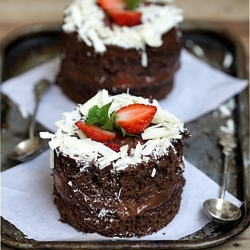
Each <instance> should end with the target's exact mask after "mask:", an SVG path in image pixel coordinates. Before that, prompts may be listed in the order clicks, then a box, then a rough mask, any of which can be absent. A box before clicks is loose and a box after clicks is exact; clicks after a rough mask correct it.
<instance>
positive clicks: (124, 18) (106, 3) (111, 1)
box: [97, 0, 141, 27]
mask: <svg viewBox="0 0 250 250" xmlns="http://www.w3.org/2000/svg"><path fill="white" fill-rule="evenodd" d="M97 3H98V4H99V5H100V6H101V7H102V9H103V10H104V11H107V12H108V13H109V15H110V17H111V19H112V20H113V21H114V22H115V23H116V24H117V25H120V26H128V27H131V26H135V25H138V24H140V23H141V13H140V12H138V11H133V10H128V9H127V6H126V3H125V1H124V0H98V2H97Z"/></svg>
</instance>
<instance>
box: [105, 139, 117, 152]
mask: <svg viewBox="0 0 250 250" xmlns="http://www.w3.org/2000/svg"><path fill="white" fill-rule="evenodd" d="M106 146H107V147H109V148H111V149H112V150H114V151H115V152H120V146H119V145H118V144H116V143H115V142H112V141H110V142H108V143H107V144H106Z"/></svg>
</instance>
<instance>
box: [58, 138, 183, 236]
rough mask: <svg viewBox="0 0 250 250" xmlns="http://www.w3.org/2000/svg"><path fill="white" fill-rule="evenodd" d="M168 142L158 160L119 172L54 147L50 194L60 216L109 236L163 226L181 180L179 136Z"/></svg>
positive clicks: (177, 201) (139, 233) (175, 204)
mask: <svg viewBox="0 0 250 250" xmlns="http://www.w3.org/2000/svg"><path fill="white" fill-rule="evenodd" d="M173 146H174V149H172V148H171V147H170V148H169V150H168V153H167V154H166V155H163V156H161V157H159V159H158V160H153V159H151V160H149V161H148V162H142V163H140V164H137V165H136V166H128V167H127V168H126V169H124V170H120V171H116V170H114V169H113V167H112V165H109V166H107V167H105V168H104V169H100V168H99V167H98V166H96V165H95V162H94V161H93V162H90V163H88V164H87V165H86V162H85V161H84V160H83V159H77V157H76V158H75V159H73V158H71V157H69V156H67V155H65V154H63V153H62V152H61V151H60V150H59V149H55V150H54V169H53V176H54V194H55V203H56V205H57V207H58V210H59V212H60V215H61V219H62V221H64V222H66V223H68V224H69V225H71V226H72V227H74V228H76V229H77V230H79V231H82V232H84V233H98V234H100V235H104V236H110V237H113V236H118V237H132V236H138V237H141V236H144V235H147V234H152V233H153V232H157V231H158V230H160V229H161V228H163V227H165V226H166V225H167V224H168V223H169V222H170V221H171V220H172V219H173V218H174V216H175V215H176V214H177V213H178V211H179V207H180V203H181V193H182V190H183V186H184V184H185V179H184V177H183V175H182V173H183V171H184V167H183V166H184V164H183V158H182V154H183V145H182V142H181V140H176V141H174V142H173ZM152 173H154V174H152Z"/></svg>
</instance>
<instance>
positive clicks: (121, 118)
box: [116, 103, 157, 134]
mask: <svg viewBox="0 0 250 250" xmlns="http://www.w3.org/2000/svg"><path fill="white" fill-rule="evenodd" d="M156 111H157V108H156V107H155V106H151V105H145V104H141V103H135V104H130V105H128V106H125V107H122V108H120V109H119V110H118V111H116V123H117V124H118V125H119V126H120V127H121V128H123V129H124V130H125V131H126V132H127V133H129V134H140V133H141V132H142V131H144V130H145V129H146V128H147V127H148V126H149V125H150V123H151V121H152V119H153V118H154V115H155V113H156Z"/></svg>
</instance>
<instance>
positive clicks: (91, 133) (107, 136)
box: [75, 121, 116, 142]
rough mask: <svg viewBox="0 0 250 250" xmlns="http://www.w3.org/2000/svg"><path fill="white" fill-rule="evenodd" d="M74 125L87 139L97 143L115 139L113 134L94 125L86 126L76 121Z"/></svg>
mask: <svg viewBox="0 0 250 250" xmlns="http://www.w3.org/2000/svg"><path fill="white" fill-rule="evenodd" d="M75 125H76V126H77V127H78V128H79V129H81V130H82V132H83V133H84V134H85V135H86V136H88V137H89V138H91V139H93V140H95V141H98V142H106V141H110V140H112V139H114V138H115V136H116V135H115V133H113V132H111V131H108V130H104V129H102V128H99V127H97V126H95V125H86V123H85V122H82V121H78V122H76V123H75Z"/></svg>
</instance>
